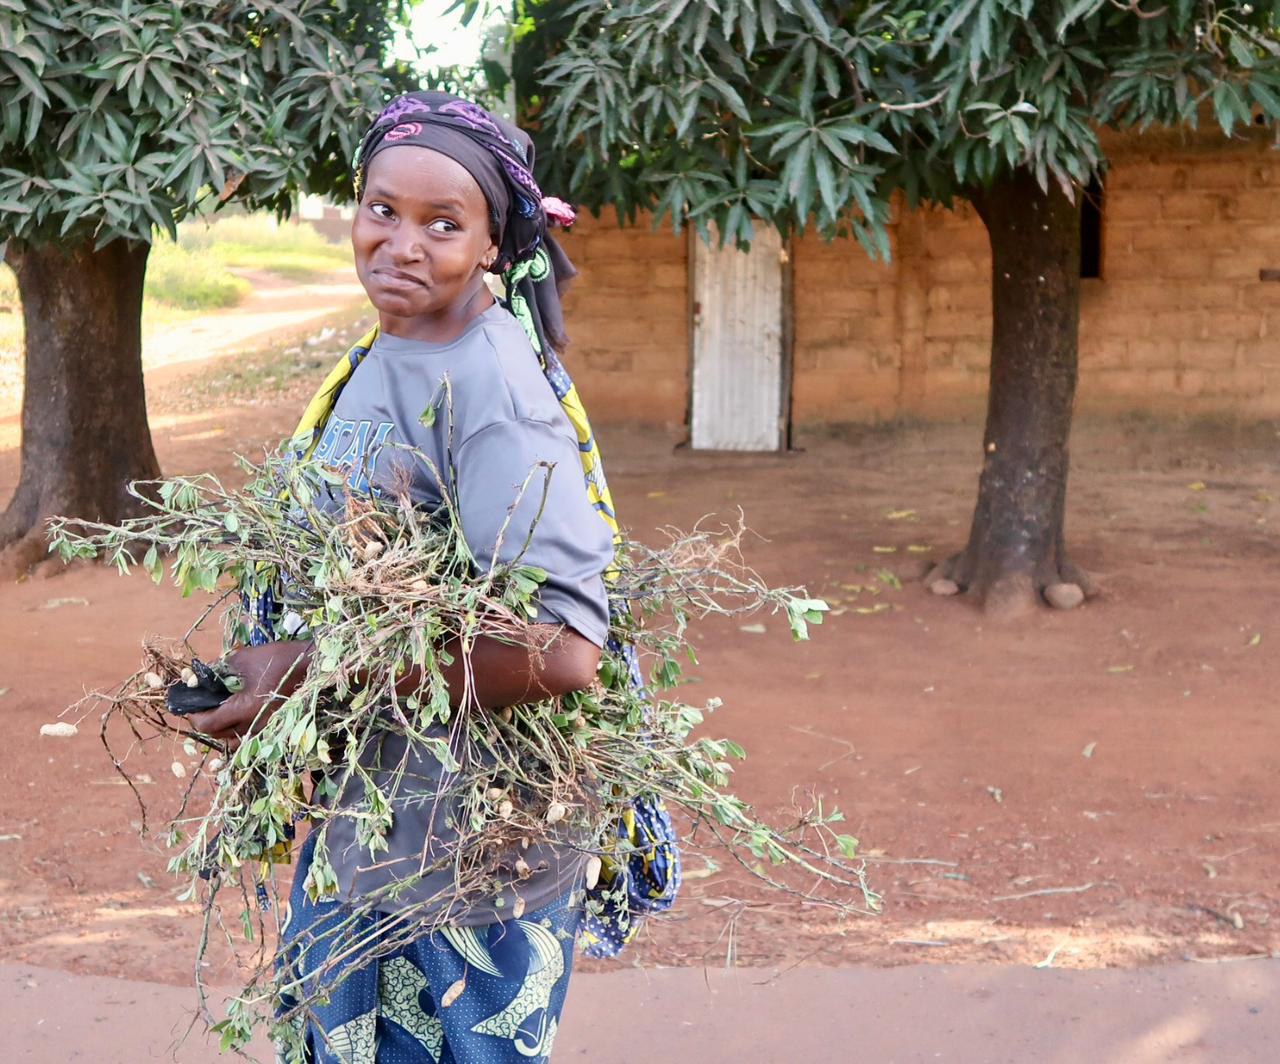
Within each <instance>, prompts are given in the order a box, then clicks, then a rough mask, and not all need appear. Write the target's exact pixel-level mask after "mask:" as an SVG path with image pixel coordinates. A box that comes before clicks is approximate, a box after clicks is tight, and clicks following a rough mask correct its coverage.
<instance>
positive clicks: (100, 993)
mask: <svg viewBox="0 0 1280 1064" xmlns="http://www.w3.org/2000/svg"><path fill="white" fill-rule="evenodd" d="M1277 995H1280V963H1278V962H1274V961H1267V962H1262V963H1258V964H1241V965H1227V966H1214V965H1193V964H1182V965H1171V966H1165V967H1155V968H1144V969H1139V970H1137V971H1112V972H1096V971H1094V972H1081V971H1075V972H1067V971H1035V970H1030V969H1018V968H993V967H990V966H983V967H979V966H977V965H964V966H955V965H933V966H929V967H924V966H919V965H913V966H910V967H904V968H898V969H896V970H894V971H885V970H883V969H872V968H865V967H864V968H842V969H838V970H826V971H821V970H814V969H797V970H795V971H791V972H777V971H771V970H765V969H753V968H747V969H739V970H737V971H724V970H723V969H712V970H709V971H705V972H704V971H699V970H693V969H684V970H675V969H662V970H655V971H647V972H640V971H621V972H611V973H608V974H603V973H602V974H582V975H577V976H575V977H574V982H573V987H572V989H571V990H570V993H569V999H568V1003H567V1005H566V1007H565V1012H564V1025H563V1027H562V1028H561V1030H560V1032H559V1033H558V1034H557V1036H556V1045H555V1060H556V1061H558V1062H563V1061H592V1062H594V1064H648V1062H650V1061H653V1060H671V1061H687V1060H696V1061H699V1062H700V1064H795V1062H796V1061H824V1062H825V1061H832V1062H840V1064H843V1062H845V1061H854V1060H866V1061H875V1062H876V1064H926V1062H928V1064H936V1062H938V1061H943V1062H945V1064H1028V1062H1029V1061H1035V1062H1036V1064H1079V1062H1080V1061H1085V1060H1087V1061H1095V1062H1097V1064H1166V1062H1168V1061H1179V1062H1181V1064H1225V1062H1228V1061H1230V1062H1231V1064H1270V1062H1272V1061H1275V1060H1276V1059H1277V1058H1280V1006H1278V1005H1277V1004H1276V1000H1277ZM620 1001H625V1002H626V1003H627V1022H626V1025H625V1028H621V1027H611V1026H610V1025H609V1018H611V1017H612V1018H616V1017H617V1015H618V1003H619V1002H620ZM69 1002H74V1007H71V1008H68V1003H69ZM190 1018H191V1001H190V992H189V991H187V990H184V989H179V988H176V987H165V986H160V985H157V984H154V983H140V982H135V981H127V980H118V979H104V978H95V977H92V976H70V975H67V974H65V973H63V972H55V971H49V970H46V969H40V968H30V967H27V966H25V965H6V964H0V1025H3V1029H4V1031H5V1033H6V1038H7V1039H9V1040H10V1043H9V1044H10V1045H11V1047H12V1049H11V1052H10V1055H9V1056H8V1057H6V1064H70V1062H72V1061H93V1064H137V1062H138V1061H144V1060H164V1059H174V1055H173V1050H172V1047H173V1046H174V1043H175V1041H176V1040H177V1039H178V1038H179V1037H180V1036H181V1035H182V1033H183V1031H184V1030H185V1029H186V1027H187V1026H188V1024H189V1023H190ZM254 1050H255V1053H254V1057H255V1059H257V1060H261V1061H267V1060H269V1059H270V1052H269V1050H268V1048H267V1046H266V1045H265V1044H264V1043H261V1042H260V1043H258V1044H256V1045H255V1046H254ZM176 1059H177V1060H180V1061H181V1062H182V1064H206V1062H208V1064H213V1062H214V1061H217V1060H226V1059H227V1058H226V1057H220V1056H218V1054H217V1052H216V1050H215V1049H214V1047H213V1046H212V1045H209V1044H208V1043H207V1042H206V1040H205V1039H204V1038H203V1037H202V1036H201V1033H200V1030H199V1029H198V1028H197V1030H196V1031H193V1032H192V1033H191V1035H190V1036H189V1037H188V1039H187V1040H186V1041H185V1042H183V1043H182V1045H181V1048H180V1049H179V1050H178V1052H177V1055H176Z"/></svg>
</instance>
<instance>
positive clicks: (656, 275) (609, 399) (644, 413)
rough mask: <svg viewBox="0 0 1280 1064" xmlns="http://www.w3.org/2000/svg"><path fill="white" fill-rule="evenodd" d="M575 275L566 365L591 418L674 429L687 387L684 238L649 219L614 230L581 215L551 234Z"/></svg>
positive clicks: (610, 217) (608, 221) (611, 220)
mask: <svg viewBox="0 0 1280 1064" xmlns="http://www.w3.org/2000/svg"><path fill="white" fill-rule="evenodd" d="M558 239H559V240H560V244H561V246H562V247H563V248H564V250H565V252H566V253H567V254H568V256H569V258H570V259H572V260H573V263H574V265H575V266H576V267H577V268H578V270H579V273H580V276H579V277H578V278H577V279H575V280H574V282H573V285H572V286H571V287H570V289H569V295H568V297H567V299H566V300H565V305H564V306H565V318H566V326H567V329H568V332H569V341H570V345H569V348H568V350H567V351H566V352H565V357H564V360H565V364H566V366H567V367H568V368H569V372H570V374H571V375H572V376H573V378H574V382H575V383H576V384H577V386H578V391H579V393H580V394H581V395H582V397H583V401H584V403H585V404H586V407H587V411H588V413H589V414H590V415H591V417H592V418H593V419H594V420H596V421H599V422H608V421H637V422H642V423H646V424H655V425H667V426H675V425H680V424H683V423H684V421H685V410H686V404H687V401H688V393H689V343H690V340H689V286H688V269H687V264H686V259H687V255H688V241H687V240H686V238H685V236H684V234H683V233H682V234H680V235H679V236H677V235H674V234H673V233H671V231H670V230H669V229H668V230H665V231H654V229H653V227H652V222H651V220H650V219H649V218H647V217H644V218H641V219H640V221H639V222H638V224H636V225H633V226H628V227H627V228H625V229H623V228H620V227H619V226H618V223H617V220H616V218H615V217H614V214H613V212H612V211H607V212H606V213H605V214H603V215H602V216H601V217H600V218H593V217H591V216H590V215H589V214H587V213H586V212H583V213H582V215H581V216H580V217H579V220H578V222H577V223H576V224H575V225H574V227H573V229H572V230H571V231H570V232H567V233H561V234H558Z"/></svg>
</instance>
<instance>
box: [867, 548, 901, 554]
mask: <svg viewBox="0 0 1280 1064" xmlns="http://www.w3.org/2000/svg"><path fill="white" fill-rule="evenodd" d="M871 549H872V551H874V552H875V553H876V554H897V553H898V548H897V547H872V548H871Z"/></svg>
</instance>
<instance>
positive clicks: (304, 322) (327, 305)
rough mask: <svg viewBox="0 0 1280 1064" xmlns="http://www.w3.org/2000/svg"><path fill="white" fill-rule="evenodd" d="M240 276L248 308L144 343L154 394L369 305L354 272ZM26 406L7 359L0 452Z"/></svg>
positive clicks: (205, 317)
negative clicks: (302, 278)
mask: <svg viewBox="0 0 1280 1064" xmlns="http://www.w3.org/2000/svg"><path fill="white" fill-rule="evenodd" d="M237 272H238V274H239V275H240V276H242V277H244V278H245V279H246V280H248V281H249V282H250V283H251V284H252V286H253V287H252V288H251V290H250V292H249V295H248V296H247V297H246V298H245V300H244V302H243V303H241V304H239V305H238V306H235V307H230V308H228V309H226V310H218V311H213V312H211V313H209V314H202V315H200V316H198V317H193V318H190V319H187V320H185V321H181V322H178V323H176V324H174V325H172V326H169V327H167V328H165V329H163V330H160V331H157V332H153V333H151V334H150V335H148V336H146V337H145V338H144V340H143V345H142V366H143V371H144V373H145V374H146V379H147V384H148V389H149V390H150V388H151V387H153V386H156V385H166V384H169V383H171V382H173V381H175V380H178V379H181V378H182V377H183V376H184V375H185V374H187V373H188V371H189V369H190V368H191V367H193V366H195V367H206V366H207V363H208V362H209V361H210V360H211V359H216V358H222V357H226V356H230V355H238V354H243V353H245V352H253V351H256V350H259V349H261V348H263V347H264V346H268V345H269V344H277V345H278V344H281V343H291V342H293V341H294V340H296V339H297V338H298V336H299V335H300V334H304V333H307V332H309V331H314V330H313V326H315V324H316V323H317V322H323V321H327V320H328V319H330V318H333V317H334V316H335V315H337V316H339V317H342V318H347V317H350V316H351V314H352V313H353V311H354V309H355V308H357V307H360V306H363V305H364V300H365V297H364V289H362V288H361V287H360V285H359V283H358V282H357V281H356V279H355V275H354V273H352V272H351V271H349V270H341V271H335V273H334V274H333V275H332V276H330V277H328V278H325V279H323V280H320V281H317V282H314V283H307V284H298V283H296V282H292V281H286V280H285V279H284V278H281V277H278V276H276V275H275V274H272V273H267V272H265V271H261V270H240V271H237ZM197 372H199V370H197ZM21 407H22V372H21V363H20V360H19V356H6V358H5V359H4V360H3V362H0V448H9V447H14V446H16V445H17V444H18V441H19V440H20V439H21V417H20V412H21ZM157 412H159V411H157Z"/></svg>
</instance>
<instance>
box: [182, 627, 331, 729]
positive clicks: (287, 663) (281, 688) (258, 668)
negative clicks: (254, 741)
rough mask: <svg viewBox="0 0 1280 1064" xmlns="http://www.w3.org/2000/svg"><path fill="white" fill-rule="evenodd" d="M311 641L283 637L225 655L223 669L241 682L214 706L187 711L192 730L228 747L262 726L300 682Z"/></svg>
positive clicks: (305, 668)
mask: <svg viewBox="0 0 1280 1064" xmlns="http://www.w3.org/2000/svg"><path fill="white" fill-rule="evenodd" d="M310 652H311V643H309V642H303V641H292V642H290V641H286V642H280V643H265V644H263V645H262V646H258V647H244V648H243V649H241V650H237V651H235V653H233V654H231V655H230V656H229V657H228V658H227V659H226V665H227V671H228V672H230V673H231V674H233V675H235V676H238V677H240V680H241V682H242V683H243V684H244V686H243V687H242V688H241V689H240V691H238V692H237V693H236V694H234V695H232V696H231V697H230V698H228V699H227V700H226V701H225V702H223V703H222V705H220V706H219V707H218V708H217V709H210V710H208V711H206V712H204V713H190V714H188V715H187V717H186V719H187V720H189V721H190V722H191V724H192V727H194V728H195V730H196V731H198V732H200V733H201V734H203V735H207V736H209V737H210V738H211V739H217V740H218V741H219V742H224V743H227V744H228V745H229V746H230V747H231V748H232V749H235V747H237V746H239V745H240V739H241V738H242V737H243V736H245V735H249V734H252V733H253V732H256V731H258V730H260V729H261V728H262V726H263V725H264V724H266V722H267V720H268V719H269V718H270V716H271V714H272V713H274V712H275V711H276V709H277V708H278V707H279V705H280V703H281V702H283V701H284V700H285V699H286V698H288V697H289V695H290V694H292V693H293V691H294V690H295V689H296V688H297V687H298V685H299V684H300V683H301V682H302V678H303V676H304V675H305V674H306V671H307V662H306V658H307V656H308V655H309V654H310Z"/></svg>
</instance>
